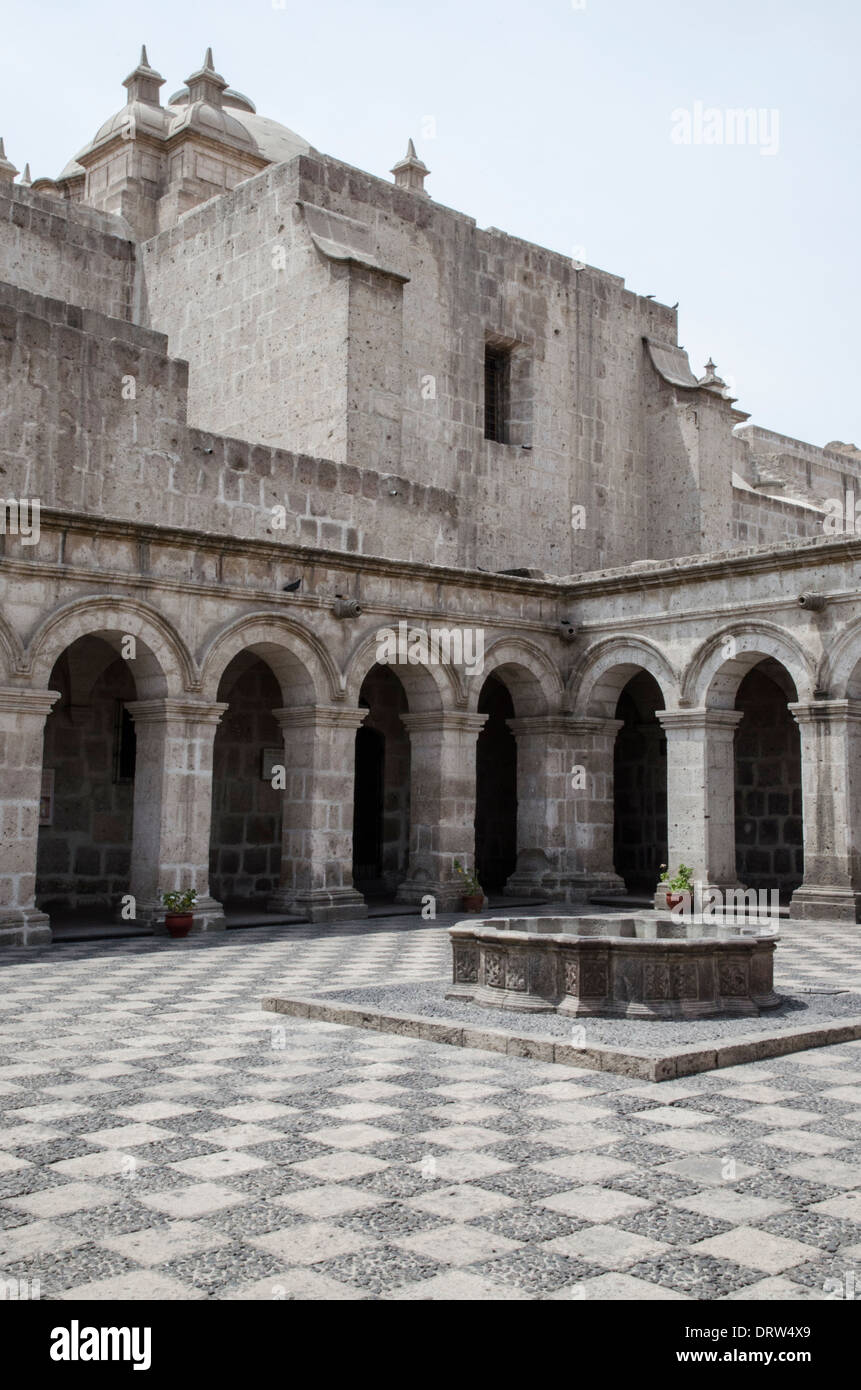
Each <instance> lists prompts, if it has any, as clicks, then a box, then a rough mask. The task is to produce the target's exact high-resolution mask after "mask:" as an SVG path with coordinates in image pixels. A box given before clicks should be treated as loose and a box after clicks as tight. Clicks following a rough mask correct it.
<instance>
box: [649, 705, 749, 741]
mask: <svg viewBox="0 0 861 1390" xmlns="http://www.w3.org/2000/svg"><path fill="white" fill-rule="evenodd" d="M655 718H656V719H658V720H659V721H660V724H661V727H662V728H663V729H664V730H665V731H666V733H668V734H669V733H672V732H675V730H676V729H684V730H687V729H693V730H695V731H696V732H698V733H709V734H711V733H720V732H724V733H725V734H726V735H727V736H729V735H730V734H732V733H733V732H734V731H735V729H736V726H737V725H738V724H740V723H741V721H742V719H743V718H744V710H740V709H706V708H705V707H702V706H700V707H698V708H696V709H657V710H655Z"/></svg>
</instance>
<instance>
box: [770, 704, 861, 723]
mask: <svg viewBox="0 0 861 1390" xmlns="http://www.w3.org/2000/svg"><path fill="white" fill-rule="evenodd" d="M786 708H787V709H788V710H789V712H790V714H791V715H792V717H793V719H794V720H795V722H796V724H818V723H821V724H825V723H829V724H831V723H834V724H836V723H839V722H840V721H844V722H845V723H847V724H850V723H852V724H857V723H861V700H810V701H809V702H806V701H803V700H799V701H796V702H794V703H792V704H789V705H787V707H786Z"/></svg>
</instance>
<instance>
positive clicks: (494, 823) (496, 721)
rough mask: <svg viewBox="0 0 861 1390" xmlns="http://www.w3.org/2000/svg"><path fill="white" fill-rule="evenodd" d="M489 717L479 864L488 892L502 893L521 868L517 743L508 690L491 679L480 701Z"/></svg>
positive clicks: (481, 770)
mask: <svg viewBox="0 0 861 1390" xmlns="http://www.w3.org/2000/svg"><path fill="white" fill-rule="evenodd" d="M478 712H479V714H486V715H487V716H488V720H487V723H486V724H485V726H484V728H483V729H482V731H481V733H480V734H479V736H478V746H477V748H476V766H475V774H476V788H475V793H476V794H475V864H476V873H477V875H478V879H479V882H480V883H481V886H482V888H483V889H484V891H485V893H501V892H502V890H503V888H504V887H505V884H506V882H507V880H508V879H509V878H510V877H511V875H512V874H513V873H514V869H515V866H516V864H517V741H516V739H515V737H514V734H513V733H512V732H511V730H510V729H509V727H508V725H507V723H506V720H507V719H513V718H514V703H513V701H512V699H511V695H510V694H509V692H508V688H507V687H506V686H505V685H503V683H502V681H501V680H499V679H498V678H497V677H496V676H488V678H487V680H486V681H485V683H484V685H483V687H482V691H481V695H480V696H479V700H478Z"/></svg>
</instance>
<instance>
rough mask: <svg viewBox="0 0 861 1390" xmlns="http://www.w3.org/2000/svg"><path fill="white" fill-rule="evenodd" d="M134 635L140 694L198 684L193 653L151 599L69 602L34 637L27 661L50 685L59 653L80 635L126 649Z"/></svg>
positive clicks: (37, 678) (38, 681)
mask: <svg viewBox="0 0 861 1390" xmlns="http://www.w3.org/2000/svg"><path fill="white" fill-rule="evenodd" d="M126 636H132V637H134V638H135V643H136V649H137V650H136V654H135V657H134V658H133V659H130V660H129V668H130V671H131V673H132V676H133V678H134V682H135V688H136V691H137V696H138V699H140V700H151V699H161V698H164V697H165V696H167V695H173V696H177V695H181V694H182V693H183V692H184V691H188V690H190V689H193V688H194V685H195V683H196V669H195V665H194V661H193V658H192V657H191V654H190V653H189V651H188V649H187V648H186V646H185V644H184V642H183V641H182V639H181V638H180V637H179V635H178V634H177V633H176V632H175V630H174V629H173V627H172V626H171V625H170V623H168V622H167V620H166V619H165V618H164V617H163V616H162V614H161V613H159V612H158V610H157V609H155V608H151V607H150V605H149V604H145V603H140V602H139V601H138V600H136V599H128V598H118V599H117V598H105V597H101V596H99V597H97V598H86V599H76V600H75V601H74V602H73V603H69V604H65V605H64V606H63V607H62V608H59V609H57V610H56V612H54V613H52V614H51V615H50V617H48V618H47V619H46V620H45V622H44V623H43V624H42V626H41V627H40V628H39V630H38V632H36V634H35V635H34V637H33V640H32V642H31V643H30V647H29V651H28V664H29V667H30V671H31V673H32V678H33V682H34V684H35V685H37V686H46V685H47V684H48V681H49V679H50V675H51V671H52V670H53V668H54V665H55V663H56V662H57V660H58V658H59V657H60V656H62V654H63V652H65V651H66V650H67V649H68V648H69V647H71V646H72V644H73V643H74V642H77V641H78V639H79V638H81V637H99V638H101V639H102V640H103V641H105V642H107V643H108V645H109V646H111V647H113V648H114V649H115V651H117V653H118V654H122V639H123V638H124V637H126Z"/></svg>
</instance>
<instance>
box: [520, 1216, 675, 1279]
mask: <svg viewBox="0 0 861 1390" xmlns="http://www.w3.org/2000/svg"><path fill="white" fill-rule="evenodd" d="M547 1248H548V1249H549V1250H555V1251H556V1252H557V1254H559V1255H571V1256H573V1257H574V1258H575V1259H581V1260H586V1261H587V1262H588V1263H589V1264H593V1265H600V1266H603V1267H604V1268H605V1269H613V1270H620V1269H627V1268H628V1266H629V1265H632V1264H636V1263H637V1261H638V1260H647V1259H651V1258H654V1257H656V1256H658V1255H660V1254H661V1253H662V1251H664V1250H666V1249H667V1248H668V1247H667V1246H666V1245H664V1244H663V1243H662V1242H660V1241H657V1240H651V1239H649V1237H648V1236H639V1235H635V1234H634V1233H633V1232H631V1231H626V1230H623V1229H621V1228H620V1227H617V1226H612V1225H609V1226H605V1225H597V1226H587V1227H585V1228H584V1229H583V1230H582V1231H574V1232H573V1234H572V1235H570V1236H559V1237H557V1238H556V1239H555V1240H551V1241H548V1242H547Z"/></svg>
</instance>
